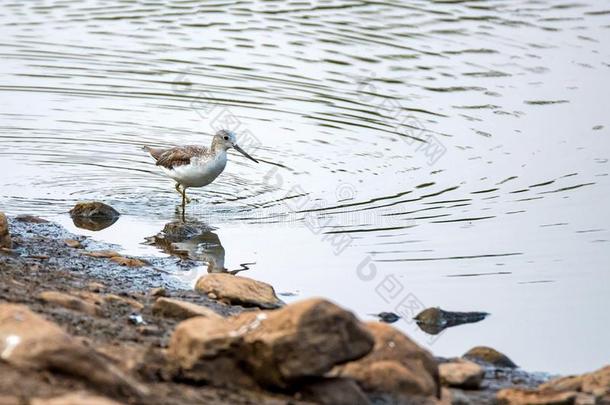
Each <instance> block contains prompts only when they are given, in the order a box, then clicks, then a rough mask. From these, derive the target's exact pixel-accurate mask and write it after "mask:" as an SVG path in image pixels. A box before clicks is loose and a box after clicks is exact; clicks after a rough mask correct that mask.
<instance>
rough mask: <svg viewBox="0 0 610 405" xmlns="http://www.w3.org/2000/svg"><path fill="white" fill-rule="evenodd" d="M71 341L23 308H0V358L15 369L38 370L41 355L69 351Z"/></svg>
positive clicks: (59, 329) (14, 306) (48, 323)
mask: <svg viewBox="0 0 610 405" xmlns="http://www.w3.org/2000/svg"><path fill="white" fill-rule="evenodd" d="M71 344H72V339H71V338H70V336H69V335H68V334H66V333H65V332H64V331H63V330H62V329H61V328H60V327H59V326H57V325H55V324H54V323H52V322H49V321H47V320H46V319H44V318H42V317H40V316H38V315H36V314H34V313H33V312H32V311H30V310H29V309H28V308H27V307H26V306H25V305H18V304H0V358H2V360H4V361H7V362H8V363H10V364H13V365H15V366H19V367H22V366H23V367H33V368H42V367H43V366H44V362H43V361H41V357H43V355H44V353H45V352H49V351H52V350H56V349H58V348H62V347H70V346H71Z"/></svg>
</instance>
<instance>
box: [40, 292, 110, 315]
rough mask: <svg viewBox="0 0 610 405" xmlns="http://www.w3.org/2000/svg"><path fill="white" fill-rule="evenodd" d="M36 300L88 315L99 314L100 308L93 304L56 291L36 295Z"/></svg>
mask: <svg viewBox="0 0 610 405" xmlns="http://www.w3.org/2000/svg"><path fill="white" fill-rule="evenodd" d="M38 298H39V299H41V300H43V301H44V302H47V303H50V304H54V305H59V306H61V307H64V308H68V309H73V310H75V311H79V312H83V313H85V314H88V315H97V314H99V313H100V307H99V306H98V305H96V304H95V303H92V302H87V301H86V300H84V299H82V298H79V297H76V296H74V295H71V294H66V293H62V292H58V291H43V292H41V293H40V294H38Z"/></svg>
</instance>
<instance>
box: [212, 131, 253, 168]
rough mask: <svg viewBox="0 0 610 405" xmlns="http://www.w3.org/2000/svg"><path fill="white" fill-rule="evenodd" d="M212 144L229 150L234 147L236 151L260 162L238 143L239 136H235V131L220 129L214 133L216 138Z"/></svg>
mask: <svg viewBox="0 0 610 405" xmlns="http://www.w3.org/2000/svg"><path fill="white" fill-rule="evenodd" d="M212 144H213V145H214V146H215V147H220V148H222V149H224V150H229V149H231V148H234V149H235V150H236V151H238V152H239V153H241V154H242V155H244V156H245V157H247V158H248V159H250V160H252V161H254V162H256V163H258V160H256V159H254V158H253V157H252V156H250V155H248V154H247V153H246V151H245V150H243V149H242V148H240V147H239V145H238V144H237V137H236V136H235V133H234V132H232V131H227V130H226V129H221V130H220V131H218V132H216V135H214V140H213V142H212Z"/></svg>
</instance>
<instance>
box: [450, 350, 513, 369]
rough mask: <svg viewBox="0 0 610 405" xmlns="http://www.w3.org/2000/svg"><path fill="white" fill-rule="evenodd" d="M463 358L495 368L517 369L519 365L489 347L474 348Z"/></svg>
mask: <svg viewBox="0 0 610 405" xmlns="http://www.w3.org/2000/svg"><path fill="white" fill-rule="evenodd" d="M462 357H464V358H465V359H468V360H471V361H474V362H476V363H485V364H491V365H492V366H495V367H507V368H517V365H516V364H515V363H513V361H512V360H511V359H509V358H508V356H506V355H505V354H503V353H500V352H499V351H497V350H496V349H493V348H491V347H487V346H476V347H473V348H472V349H470V350H468V351H467V352H466V353H464V355H463V356H462Z"/></svg>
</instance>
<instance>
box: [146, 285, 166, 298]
mask: <svg viewBox="0 0 610 405" xmlns="http://www.w3.org/2000/svg"><path fill="white" fill-rule="evenodd" d="M148 295H150V296H152V297H166V296H167V291H166V290H165V288H163V287H156V288H151V289H150V290H149V291H148Z"/></svg>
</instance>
